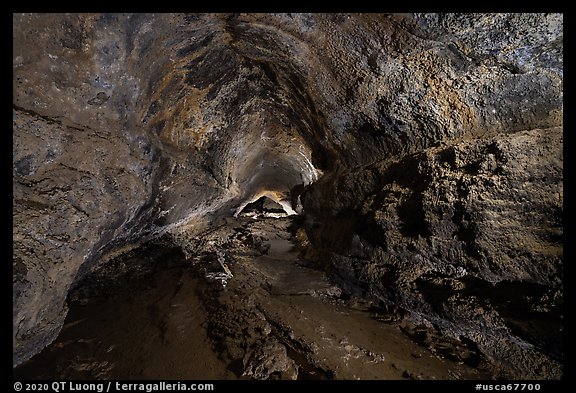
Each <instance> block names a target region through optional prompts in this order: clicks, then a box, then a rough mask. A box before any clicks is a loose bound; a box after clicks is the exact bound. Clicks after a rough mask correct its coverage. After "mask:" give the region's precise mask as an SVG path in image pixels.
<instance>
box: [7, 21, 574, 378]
mask: <svg viewBox="0 0 576 393" xmlns="http://www.w3.org/2000/svg"><path fill="white" fill-rule="evenodd" d="M13 48H14V49H13V219H14V220H13V252H14V258H13V326H14V330H13V340H14V341H13V343H14V344H13V363H14V365H18V364H20V363H21V362H23V361H24V360H26V359H29V358H30V357H31V356H33V355H34V354H36V353H38V352H39V351H40V350H42V348H44V347H45V346H46V345H47V344H49V343H50V342H51V341H52V340H53V339H54V338H55V337H56V336H57V334H58V332H59V330H60V328H61V326H62V324H63V320H64V318H65V316H66V312H67V308H66V296H67V293H68V291H69V290H70V288H71V287H73V286H74V284H75V283H77V282H78V280H80V279H81V278H82V277H84V276H85V275H86V274H88V273H90V272H91V271H93V270H94V269H96V268H97V267H98V266H99V265H101V264H103V263H106V261H108V260H110V259H111V258H113V257H115V256H117V255H120V254H122V253H123V252H125V251H127V250H130V249H133V248H135V247H138V245H140V244H142V243H143V242H145V241H148V240H150V239H154V238H157V237H159V236H170V237H171V238H172V239H173V241H174V242H176V243H178V242H185V239H186V237H187V236H189V235H190V234H194V233H198V232H199V231H201V230H202V229H203V228H206V227H207V226H208V225H210V223H211V222H214V220H215V219H216V218H218V217H219V216H230V215H232V214H234V212H235V211H236V210H237V209H238V207H239V206H241V205H242V204H243V203H246V202H249V201H250V200H254V199H255V198H257V197H258V196H259V195H263V194H267V195H275V196H276V197H277V198H276V199H277V200H278V201H280V202H284V203H285V205H286V206H292V207H293V208H294V209H296V210H297V211H299V212H301V213H302V214H303V215H304V216H305V223H306V224H305V225H306V231H307V233H308V236H309V238H310V241H311V249H310V250H309V257H310V258H316V259H318V261H321V262H322V263H323V264H324V265H325V267H326V269H328V271H330V272H331V273H332V275H333V277H334V279H336V280H337V281H338V282H339V283H340V284H341V285H342V286H343V287H345V288H347V290H349V291H351V292H357V293H362V294H363V295H364V296H367V297H371V298H373V299H377V300H379V301H380V302H381V303H382V304H384V305H386V306H390V307H397V308H401V309H402V310H404V311H405V313H406V315H407V316H409V317H410V318H413V319H415V320H419V321H421V322H422V323H423V324H426V325H428V326H434V327H435V328H437V329H438V330H440V331H441V332H442V333H443V334H445V335H447V336H450V337H453V338H455V339H459V340H462V341H463V342H465V343H467V344H468V345H470V346H475V347H477V348H478V349H479V350H480V351H481V352H482V353H483V354H484V355H485V356H486V357H487V358H488V359H490V360H492V361H493V362H495V363H496V364H500V365H501V367H502V369H503V370H505V371H506V372H508V373H509V375H514V376H517V377H534V378H559V377H560V376H561V375H562V367H561V362H562V343H561V340H560V339H559V338H558V337H559V336H561V331H562V314H561V308H562V264H563V258H562V252H563V245H562V244H563V243H562V238H563V222H562V211H563V208H562V205H563V192H562V187H563V167H562V165H563V163H562V160H563V156H562V148H563V134H562V114H563V101H562V95H563V93H562V91H563V17H562V15H561V14H464V15H462V14H441V15H439V14H392V15H379V14H369V15H361V14H310V15H309V14H200V15H192V14H15V15H14V16H13ZM288 201H290V202H294V203H293V204H289V203H288ZM526 315H529V316H530V317H529V319H530V321H531V322H530V323H524V322H525V319H526ZM559 340H560V341H559Z"/></svg>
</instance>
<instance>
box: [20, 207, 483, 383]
mask: <svg viewBox="0 0 576 393" xmlns="http://www.w3.org/2000/svg"><path fill="white" fill-rule="evenodd" d="M296 233H297V229H295V221H294V220H293V219H291V218H282V219H273V218H266V219H261V220H254V219H251V218H238V219H225V220H223V224H222V225H221V226H219V227H218V228H216V229H215V230H212V231H210V232H209V233H206V234H203V235H202V236H201V237H199V238H197V239H193V241H191V245H192V246H191V247H193V250H192V251H193V253H192V254H193V255H194V256H193V257H189V258H188V259H186V258H185V257H184V256H183V255H182V254H181V253H175V252H171V253H166V252H164V253H162V252H157V251H151V252H145V251H142V254H140V255H134V256H132V259H129V260H123V261H121V262H118V263H116V265H111V267H110V268H108V269H107V270H106V271H104V272H102V273H96V274H95V275H94V276H93V277H92V278H91V279H90V280H89V281H87V282H86V284H84V288H80V289H79V290H77V291H75V292H74V293H72V294H71V296H69V308H70V311H69V313H68V317H67V320H66V323H65V325H64V327H63V329H62V331H61V333H60V335H59V337H58V338H57V339H56V340H55V341H54V342H53V343H52V344H51V345H50V346H48V347H47V348H45V349H44V350H43V351H42V352H41V353H40V354H38V355H37V356H35V357H33V358H32V359H31V360H29V361H28V362H26V363H24V364H23V365H21V366H19V367H17V368H16V369H14V377H16V378H30V379H36V378H38V379H40V378H41V379H48V378H49V379H92V378H97V379H239V378H240V379H246V378H259V379H265V378H270V379H295V378H298V379H488V378H490V377H491V374H490V373H489V371H487V368H485V365H484V364H483V363H482V362H480V363H478V361H477V360H471V359H473V356H472V355H470V353H469V351H468V352H467V351H466V350H461V348H458V347H457V346H454V345H450V343H449V342H448V341H442V339H440V338H438V337H439V335H435V333H434V332H433V331H432V330H429V331H427V330H426V329H424V328H423V327H419V326H415V325H411V324H410V323H408V322H407V321H405V320H403V319H402V318H400V317H399V316H398V315H394V314H388V313H386V312H384V310H382V309H378V308H377V307H375V306H374V305H373V304H372V303H370V302H368V301H366V300H363V299H360V298H356V297H353V296H346V295H343V294H342V291H341V290H340V289H339V288H338V287H337V286H335V285H334V284H332V283H331V282H330V280H329V279H328V278H327V277H326V275H325V273H324V272H323V271H321V270H318V269H316V268H314V266H312V265H311V264H310V263H309V262H307V261H305V260H304V259H302V258H301V257H300V255H301V253H300V251H301V248H300V246H299V242H298V240H297V236H295V234H296ZM218 259H220V260H221V262H223V263H218V262H217V261H218ZM131 261H132V262H134V261H137V263H133V264H130V262H131ZM228 272H229V273H231V275H233V276H232V277H230V275H229V274H228ZM207 277H208V278H207ZM223 282H225V285H222V283H223ZM411 337H412V338H414V337H427V338H428V339H427V340H424V341H421V342H420V344H419V343H417V342H415V341H413V339H412V338H411ZM422 344H424V345H422Z"/></svg>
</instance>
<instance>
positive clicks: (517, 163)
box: [304, 128, 563, 379]
mask: <svg viewBox="0 0 576 393" xmlns="http://www.w3.org/2000/svg"><path fill="white" fill-rule="evenodd" d="M562 184H563V172H562V129H561V128H551V129H534V130H530V131H523V132H518V133H514V134H506V135H502V134H501V135H498V136H495V137H491V138H482V139H472V140H466V141H462V142H459V143H455V144H452V145H450V146H447V147H446V146H442V147H435V148H429V149H426V150H424V151H422V152H419V153H415V154H412V155H408V156H405V157H403V158H402V159H400V160H398V161H395V160H394V161H382V162H379V163H378V164H374V165H371V166H368V167H366V168H364V169H363V170H361V171H354V172H351V173H346V174H341V175H334V176H325V177H324V178H322V179H321V180H320V181H319V182H317V183H316V184H314V186H313V187H311V189H310V190H309V191H308V192H307V193H306V195H305V199H304V209H305V211H306V213H307V216H306V221H307V222H306V228H307V230H308V233H309V234H310V235H311V241H312V242H313V243H314V244H315V245H316V246H317V248H318V250H317V252H318V253H319V255H320V258H319V259H320V260H322V261H325V263H326V262H327V263H328V266H327V268H328V269H329V270H331V271H333V274H334V277H335V278H336V279H337V281H338V282H339V284H340V285H341V286H343V287H345V288H347V289H348V291H350V292H351V293H356V294H361V295H363V296H368V297H371V298H373V299H376V300H378V301H380V303H381V304H382V305H383V306H387V307H397V308H400V309H402V310H405V311H406V312H407V315H409V317H410V318H411V319H412V320H414V321H416V322H418V323H420V324H423V325H426V326H433V327H434V328H436V329H437V330H439V331H440V332H442V333H443V334H447V335H449V336H451V337H453V338H456V339H461V338H462V337H464V338H466V339H468V340H470V341H471V342H473V343H475V345H477V348H478V349H479V350H480V351H481V352H482V353H483V354H484V355H485V356H487V357H488V358H489V359H490V360H491V361H492V362H493V363H495V364H499V365H501V368H502V372H503V375H505V376H508V377H510V376H512V377H514V378H523V379H539V378H550V377H553V378H559V377H560V376H561V375H562V368H561V365H560V364H561V358H562V339H561V336H562V311H561V310H562V282H563V280H562V279H563V271H562V261H563V258H562V256H563V246H562V240H563V237H562V236H563V230H562V228H563V217H562V204H563V197H562Z"/></svg>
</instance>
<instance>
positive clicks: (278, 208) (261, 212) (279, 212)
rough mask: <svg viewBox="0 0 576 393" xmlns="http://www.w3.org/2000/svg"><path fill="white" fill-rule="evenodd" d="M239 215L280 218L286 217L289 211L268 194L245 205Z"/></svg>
mask: <svg viewBox="0 0 576 393" xmlns="http://www.w3.org/2000/svg"><path fill="white" fill-rule="evenodd" d="M239 215H242V216H244V217H252V218H258V217H259V216H264V217H273V218H279V217H286V216H287V215H288V212H286V211H285V210H284V206H282V205H281V204H279V203H277V202H275V201H274V200H272V199H270V198H268V197H267V196H261V197H260V198H259V199H258V200H257V201H255V202H251V203H249V204H247V205H246V206H244V208H243V209H242V210H241V211H240V213H239Z"/></svg>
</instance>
